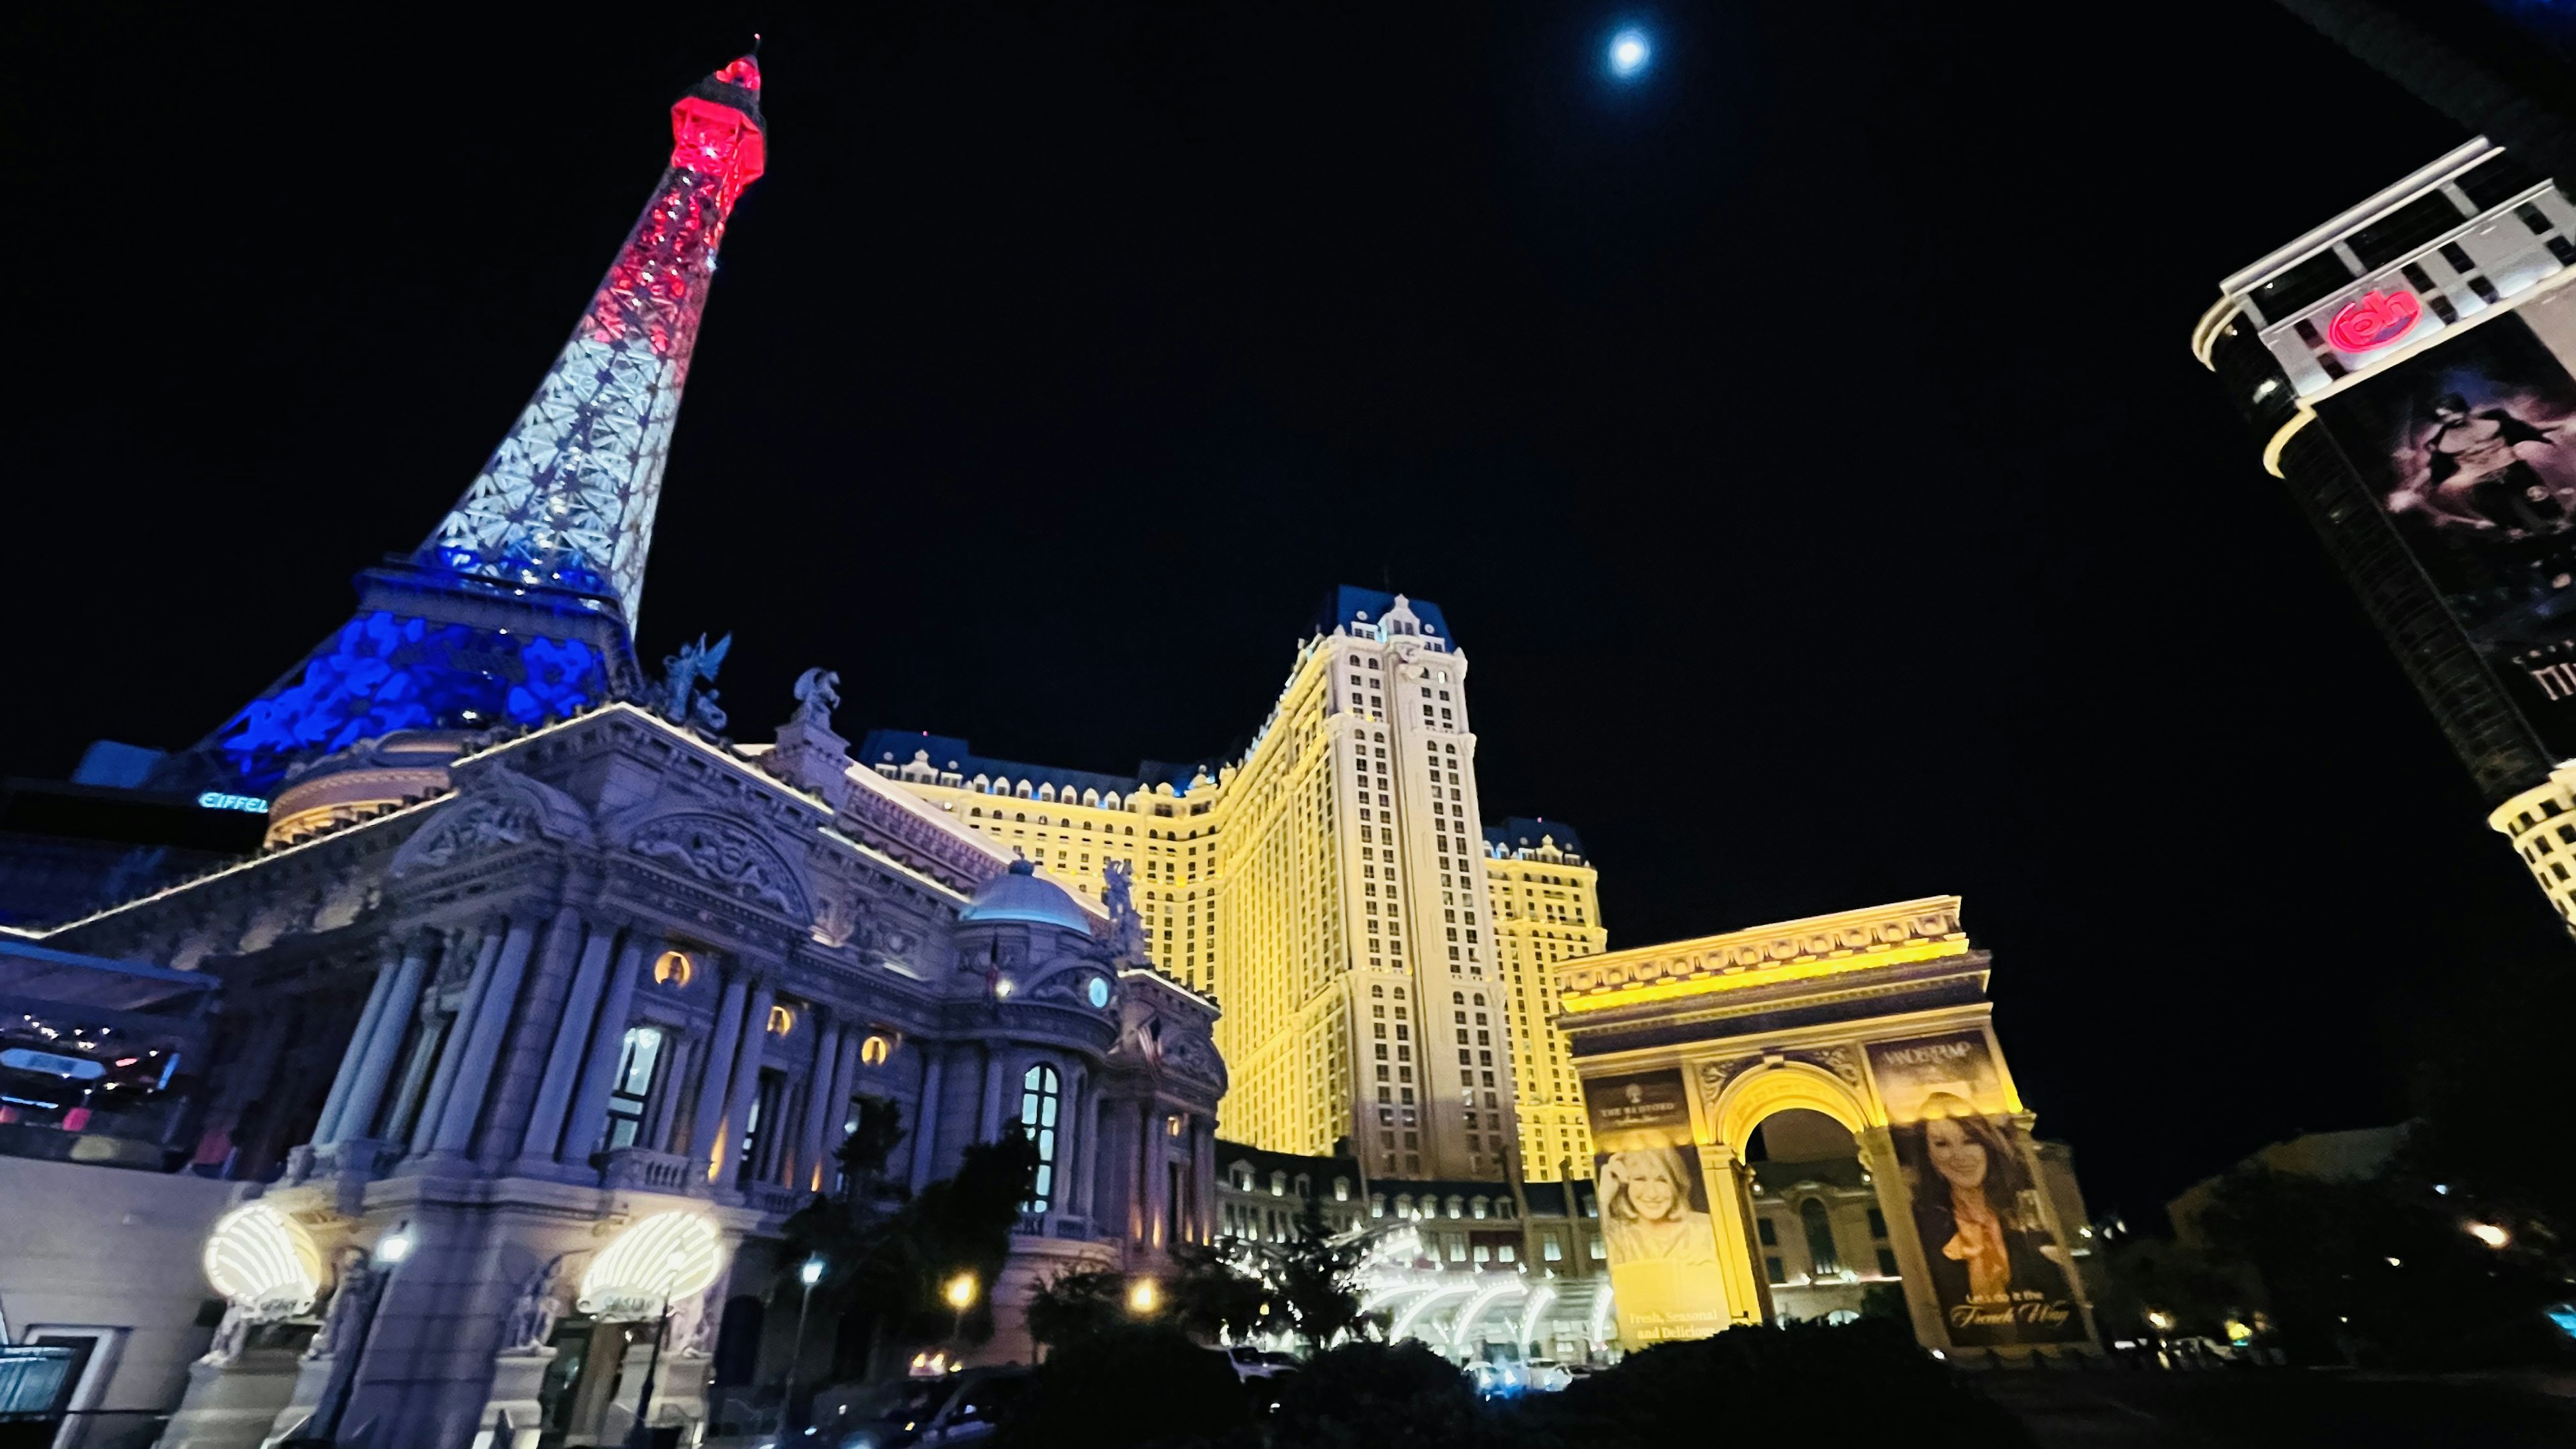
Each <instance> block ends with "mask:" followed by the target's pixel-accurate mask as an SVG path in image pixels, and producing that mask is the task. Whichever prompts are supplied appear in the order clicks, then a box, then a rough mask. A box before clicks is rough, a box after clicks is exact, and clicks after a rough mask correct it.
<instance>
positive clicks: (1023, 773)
mask: <svg viewBox="0 0 2576 1449" xmlns="http://www.w3.org/2000/svg"><path fill="white" fill-rule="evenodd" d="M923 751H927V752H928V753H929V756H930V767H931V768H932V769H934V770H938V771H941V772H943V773H945V772H950V771H953V772H955V773H956V775H957V776H958V777H959V779H960V780H962V781H964V782H966V783H969V784H971V783H973V782H974V779H975V777H976V776H978V775H983V776H986V777H988V778H994V779H1007V780H1010V781H1012V782H1014V783H1017V782H1019V781H1021V780H1027V781H1029V782H1030V783H1032V784H1039V785H1053V786H1054V787H1055V788H1056V793H1058V794H1062V793H1064V792H1065V791H1066V790H1067V789H1071V790H1072V791H1074V792H1075V793H1076V794H1079V793H1081V792H1082V791H1084V790H1097V791H1099V792H1100V793H1101V794H1103V795H1108V794H1112V793H1114V794H1117V795H1118V796H1120V797H1122V798H1124V797H1125V796H1129V795H1133V794H1135V793H1136V792H1137V790H1139V789H1140V788H1141V789H1143V790H1146V791H1148V792H1151V791H1152V790H1153V788H1154V787H1155V786H1157V785H1164V784H1168V785H1170V786H1171V787H1172V793H1173V794H1175V795H1186V794H1188V793H1189V789H1190V781H1191V780H1192V779H1193V778H1194V777H1196V776H1197V774H1198V773H1199V771H1200V770H1202V769H1204V770H1206V771H1207V774H1208V778H1209V779H1215V778H1216V766H1215V765H1214V764H1212V763H1211V764H1206V765H1201V764H1198V763H1195V762H1187V761H1184V762H1177V763H1176V762H1174V761H1170V760H1141V761H1139V762H1137V765H1136V773H1135V774H1133V775H1109V774H1103V773H1101V772H1100V771H1097V770H1066V769H1060V768H1058V767H1056V766H1054V765H1032V764H1028V763H1026V762H1025V761H1021V760H997V759H993V758H991V757H990V756H986V755H979V754H977V753H975V748H974V746H972V745H970V744H968V743H967V742H966V741H965V740H963V739H960V738H959V737H957V736H955V735H934V734H931V733H930V732H929V731H927V730H870V731H868V734H867V738H866V739H864V740H862V741H860V743H859V754H858V760H859V763H860V764H862V765H865V766H867V767H868V768H869V769H871V770H873V769H876V768H877V767H878V766H880V765H893V766H895V767H896V768H898V769H900V768H902V767H903V766H905V765H909V764H911V763H913V756H914V755H915V754H917V753H921V752H923Z"/></svg>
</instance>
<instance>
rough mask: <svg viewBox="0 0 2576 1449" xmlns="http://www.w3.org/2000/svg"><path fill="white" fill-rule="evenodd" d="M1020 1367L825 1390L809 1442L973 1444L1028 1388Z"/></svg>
mask: <svg viewBox="0 0 2576 1449" xmlns="http://www.w3.org/2000/svg"><path fill="white" fill-rule="evenodd" d="M1030 1373H1031V1371H1030V1370H1028V1369H1025V1368H989V1369H968V1370H966V1371H965V1372H964V1373H956V1374H945V1375H941V1376H938V1377H935V1378H914V1379H902V1380H898V1381H896V1382H894V1383H889V1384H872V1385H869V1386H868V1387H866V1388H864V1389H862V1388H856V1387H852V1388H839V1389H826V1390H824V1391H823V1392H822V1393H820V1394H817V1395H815V1397H814V1417H813V1424H814V1437H813V1439H812V1440H811V1441H809V1442H813V1443H817V1444H822V1445H829V1446H832V1449H913V1446H915V1445H920V1446H925V1449H926V1446H930V1445H939V1446H943V1449H945V1446H949V1445H959V1444H974V1443H978V1442H980V1441H982V1440H984V1439H986V1438H989V1437H990V1436H991V1435H992V1433H993V1427H994V1424H995V1423H996V1421H997V1420H999V1418H1000V1417H1001V1415H1002V1413H1003V1411H1004V1410H1005V1409H1007V1408H1008V1407H1009V1406H1010V1405H1011V1403H1012V1402H1014V1401H1015V1400H1017V1399H1018V1398H1019V1396H1020V1395H1021V1394H1023V1393H1025V1392H1027V1391H1028V1386H1029V1376H1030Z"/></svg>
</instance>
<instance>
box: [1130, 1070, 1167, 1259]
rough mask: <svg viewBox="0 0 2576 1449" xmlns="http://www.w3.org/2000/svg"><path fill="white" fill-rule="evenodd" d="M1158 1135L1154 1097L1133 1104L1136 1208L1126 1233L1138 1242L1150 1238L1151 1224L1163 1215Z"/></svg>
mask: <svg viewBox="0 0 2576 1449" xmlns="http://www.w3.org/2000/svg"><path fill="white" fill-rule="evenodd" d="M1162 1157H1163V1144H1162V1139H1161V1138H1160V1137H1159V1136H1157V1135H1156V1133H1155V1130H1154V1099H1153V1098H1151V1097H1148V1098H1146V1099H1145V1100H1144V1101H1142V1102H1139V1103H1137V1104H1136V1198H1135V1207H1136V1211H1135V1212H1134V1213H1133V1214H1132V1216H1131V1219H1130V1221H1129V1224H1128V1230H1127V1231H1128V1236H1130V1237H1132V1238H1135V1239H1136V1240H1137V1241H1139V1242H1148V1243H1150V1242H1152V1241H1153V1240H1154V1224H1155V1223H1156V1222H1157V1221H1158V1220H1160V1219H1161V1217H1162V1216H1163V1206H1162V1204H1163V1197H1162V1193H1161V1192H1160V1190H1159V1189H1160V1188H1161V1187H1162V1181H1161V1179H1162V1176H1163V1175H1162V1174H1161V1173H1159V1172H1157V1171H1155V1170H1154V1169H1155V1168H1157V1167H1158V1166H1160V1165H1161V1164H1162Z"/></svg>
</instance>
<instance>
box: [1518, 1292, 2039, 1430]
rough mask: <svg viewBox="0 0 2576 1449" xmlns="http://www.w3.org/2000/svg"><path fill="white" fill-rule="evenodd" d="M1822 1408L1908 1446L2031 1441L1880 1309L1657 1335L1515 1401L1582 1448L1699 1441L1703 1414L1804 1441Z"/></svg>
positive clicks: (1838, 1423) (1705, 1422)
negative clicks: (1651, 1343)
mask: <svg viewBox="0 0 2576 1449" xmlns="http://www.w3.org/2000/svg"><path fill="white" fill-rule="evenodd" d="M1822 1405H1829V1406H1831V1409H1830V1415H1831V1421H1832V1424H1833V1429H1834V1432H1835V1433H1836V1434H1838V1435H1842V1436H1845V1437H1856V1438H1860V1439H1867V1440H1887V1441H1891V1442H1898V1443H1903V1444H1905V1445H1907V1446H1909V1449H1945V1446H1957V1449H2017V1446H2029V1445H2030V1444H2031V1443H2032V1439H2031V1437H2030V1431H2029V1430H2028V1429H2026V1428H2024V1427H2023V1426H2022V1424H2021V1422H2020V1421H2019V1420H2018V1419H2015V1418H2014V1417H2013V1416H2012V1415H2011V1414H2010V1413H2008V1412H2006V1411H2005V1410H2004V1409H2003V1408H2001V1407H2000V1406H1998V1405H1997V1404H1995V1403H1994V1402H1993V1401H1992V1400H1989V1399H1987V1398H1986V1397H1985V1396H1984V1395H1983V1394H1980V1393H1978V1392H1977V1390H1976V1389H1975V1388H1974V1387H1973V1386H1972V1385H1970V1384H1969V1383H1968V1382H1967V1381H1966V1379H1965V1378H1964V1377H1963V1376H1962V1375H1960V1374H1959V1373H1958V1372H1957V1371H1955V1370H1953V1369H1952V1368H1951V1367H1950V1366H1949V1365H1948V1364H1946V1363H1943V1362H1941V1361H1939V1360H1937V1359H1935V1358H1933V1357H1932V1356H1931V1355H1929V1354H1927V1353H1925V1352H1924V1351H1923V1350H1922V1348H1921V1347H1920V1346H1919V1345H1917V1344H1916V1343H1915V1341H1914V1331H1913V1329H1912V1328H1910V1327H1908V1326H1907V1325H1905V1324H1903V1323H1900V1322H1896V1321H1893V1320H1890V1319H1884V1318H1864V1319H1861V1320H1859V1321H1858V1322H1854V1323H1845V1324H1825V1323H1819V1322H1802V1323H1790V1324H1786V1325H1783V1326H1782V1327H1779V1328H1731V1329H1728V1330H1727V1331H1726V1332H1724V1333H1721V1334H1718V1335H1717V1336H1716V1337H1714V1338H1702V1339H1692V1340H1688V1341H1685V1342H1680V1343H1666V1344H1658V1345H1656V1346H1655V1347H1653V1348H1649V1349H1644V1350H1641V1351H1639V1352H1637V1353H1632V1354H1630V1355H1628V1357H1627V1358H1626V1360H1624V1361H1623V1362H1621V1363H1620V1364H1619V1366H1618V1367H1616V1368H1614V1369H1610V1370H1608V1371H1607V1372H1604V1373H1598V1374H1594V1375H1592V1376H1591V1377H1589V1378H1586V1379H1582V1380H1580V1381H1578V1382H1577V1383H1575V1384H1574V1385H1573V1387H1571V1388H1569V1389H1567V1390H1566V1391H1565V1392H1563V1393H1561V1394H1548V1395H1542V1396H1537V1397H1536V1398H1533V1399H1525V1400H1523V1401H1522V1402H1521V1405H1520V1412H1521V1413H1523V1414H1524V1415H1526V1416H1528V1417H1529V1418H1531V1419H1532V1420H1534V1421H1536V1423H1537V1425H1539V1426H1541V1427H1544V1428H1548V1429H1553V1430H1554V1431H1555V1432H1556V1435H1557V1436H1558V1437H1559V1438H1560V1439H1561V1440H1562V1441H1563V1442H1565V1443H1567V1444H1580V1445H1583V1446H1585V1449H1672V1446H1674V1445H1677V1444H1696V1443H1700V1442H1703V1441H1705V1440H1707V1439H1708V1438H1710V1425H1711V1423H1712V1420H1713V1419H1714V1418H1722V1421H1723V1423H1724V1425H1725V1437H1726V1438H1727V1439H1728V1440H1729V1441H1730V1442H1735V1443H1746V1444H1768V1443H1785V1442H1795V1441H1802V1440H1806V1439H1810V1438H1813V1437H1814V1436H1815V1433H1816V1426H1817V1424H1818V1422H1819V1420H1818V1418H1817V1415H1818V1413H1819V1406H1822Z"/></svg>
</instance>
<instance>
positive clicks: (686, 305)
mask: <svg viewBox="0 0 2576 1449" xmlns="http://www.w3.org/2000/svg"><path fill="white" fill-rule="evenodd" d="M671 138H672V147H671V165H670V169H669V170H667V171H665V172H664V173H663V174H662V181H661V184H660V186H658V187H657V188H655V191H654V194H653V199H652V201H651V203H650V204H648V205H647V206H646V207H645V208H644V214H643V215H642V216H641V217H640V218H638V219H637V220H636V223H635V229H634V230H633V231H632V232H630V233H628V235H627V238H626V245H625V246H624V247H623V248H621V249H620V250H619V252H618V254H617V260H616V262H615V263H614V264H612V265H611V266H610V267H609V269H608V276H607V277H606V278H605V279H604V280H602V281H601V283H600V285H599V291H598V293H597V295H595V296H594V297H592V298H591V303H590V307H589V309H588V310H587V311H586V312H584V313H583V315H582V319H581V324H580V326H579V327H577V328H575V329H574V332H573V337H572V340H571V341H570V342H568V343H566V344H565V346H564V350H563V352H562V354H561V355H560V356H558V357H557V358H556V360H555V365H554V367H553V368H552V369H550V370H549V371H548V372H547V373H546V377H545V381H544V382H542V383H541V384H539V385H538V388H537V395H536V396H535V397H534V398H532V399H530V400H529V403H528V406H527V410H526V411H524V412H522V413H521V414H520V415H519V421H518V423H517V424H516V425H515V426H514V427H512V428H511V429H510V432H509V434H508V435H507V436H505V437H504V438H502V439H501V444H500V446H499V447H497V448H495V449H493V451H492V457H491V460H490V461H489V462H487V463H485V464H484V465H483V471H482V473H481V474H480V475H478V476H477V477H476V478H475V480H474V483H473V486H471V487H470V488H468V489H467V490H466V492H465V496H464V497H463V498H461V499H459V500H458V501H457V504H456V507H455V508H454V510H452V511H451V512H450V513H449V514H448V515H447V517H446V518H445V519H444V520H442V521H441V522H440V524H439V526H438V528H437V529H436V530H435V531H434V532H432V533H431V534H430V536H429V539H428V541H427V542H425V543H424V544H423V545H422V546H421V551H420V561H421V562H422V563H424V564H431V565H435V566H439V567H444V568H447V569H452V570H455V571H456V572H458V573H461V574H467V575H473V576H478V577H481V578H486V579H491V580H494V581H497V582H504V583H508V584H511V585H514V586H528V585H538V586H544V587H550V588H562V589H571V590H573V591H575V592H578V593H584V594H590V595H595V596H599V597H602V598H604V599H608V600H613V601H614V602H615V603H616V604H617V606H618V608H619V609H620V611H621V612H622V613H623V614H624V616H625V622H626V624H627V626H628V627H629V628H630V629H631V628H632V627H633V626H634V621H635V616H636V609H637V605H638V603H639V602H640V599H641V595H642V593H643V587H644V556H645V553H646V550H647V549H648V548H649V547H650V545H651V543H652V536H653V511H654V506H655V504H656V503H657V502H658V501H659V498H660V494H661V485H662V465H663V460H664V458H665V457H666V456H667V454H668V452H669V450H670V442H671V428H672V424H673V423H674V422H675V421H676V419H677V417H678V415H679V407H680V392H681V389H682V388H683V387H684V386H685V385H686V384H687V382H688V376H689V354H690V352H691V350H692V349H693V348H694V347H695V345H696V342H697V335H698V317H699V314H700V313H701V312H702V311H703V310H704V309H705V307H706V299H707V282H708V279H709V278H710V277H712V276H713V275H714V272H715V256H716V248H717V246H718V245H719V244H720V243H722V241H723V240H724V228H725V218H726V217H727V216H728V215H729V214H730V213H731V212H732V210H733V204H734V202H735V200H736V199H737V198H739V197H740V196H741V195H742V191H743V188H744V187H746V186H749V185H750V184H751V183H752V182H753V181H755V180H757V179H758V178H759V176H760V173H761V170H762V166H763V163H764V161H765V159H766V156H765V153H766V151H767V146H768V142H767V137H766V135H765V127H764V125H763V122H762V120H761V115H760V66H759V63H758V62H757V61H756V60H755V59H754V58H753V57H751V56H747V55H746V56H744V57H742V58H741V59H739V60H736V61H734V62H733V63H732V64H730V65H728V66H726V67H725V68H724V69H722V70H719V71H717V72H716V73H715V74H713V75H711V76H708V77H707V78H706V79H705V80H702V81H700V82H698V83H697V84H696V85H694V86H692V87H690V88H689V91H688V93H687V94H686V95H684V96H682V97H680V99H679V101H678V102H677V103H676V104H674V105H673V106H672V107H671Z"/></svg>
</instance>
